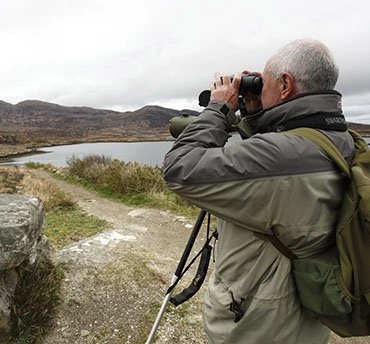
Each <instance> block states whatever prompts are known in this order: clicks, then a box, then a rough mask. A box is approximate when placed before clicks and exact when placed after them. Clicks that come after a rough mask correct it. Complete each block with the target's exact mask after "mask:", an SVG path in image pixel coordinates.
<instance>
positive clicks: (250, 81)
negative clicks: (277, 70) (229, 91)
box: [198, 74, 263, 107]
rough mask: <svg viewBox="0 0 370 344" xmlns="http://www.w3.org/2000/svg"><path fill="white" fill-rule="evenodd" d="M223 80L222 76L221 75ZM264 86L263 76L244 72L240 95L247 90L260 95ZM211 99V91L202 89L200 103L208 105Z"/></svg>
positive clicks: (199, 97)
mask: <svg viewBox="0 0 370 344" xmlns="http://www.w3.org/2000/svg"><path fill="white" fill-rule="evenodd" d="M230 79H231V81H232V80H233V76H231V77H230ZM221 80H222V77H221ZM262 87H263V82H262V78H261V77H260V76H258V75H255V74H242V79H241V82H240V87H239V95H244V94H245V93H246V92H251V93H253V94H256V95H259V94H261V91H262ZM210 99H211V91H210V90H204V91H202V92H201V93H200V94H199V96H198V100H199V105H200V106H204V107H206V106H207V105H208V103H209V101H210Z"/></svg>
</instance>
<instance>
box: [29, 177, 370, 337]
mask: <svg viewBox="0 0 370 344" xmlns="http://www.w3.org/2000/svg"><path fill="white" fill-rule="evenodd" d="M33 173H34V174H35V176H36V177H37V178H43V179H47V180H48V181H50V182H53V183H55V184H57V185H59V187H60V188H61V189H62V190H63V191H64V192H66V193H67V194H69V195H70V196H71V197H72V198H73V199H74V201H76V202H77V204H78V205H79V206H80V207H81V208H82V209H84V210H85V211H86V212H87V213H89V214H92V215H94V216H97V217H99V218H102V219H105V220H107V221H108V222H109V224H110V225H111V229H110V230H108V231H106V232H105V233H102V234H101V235H97V236H95V237H92V238H89V239H86V240H84V241H82V242H78V243H76V244H74V245H70V246H68V247H66V248H64V249H62V250H60V251H58V252H56V254H55V256H56V259H57V260H58V261H60V262H62V263H65V264H66V265H67V269H68V270H67V271H68V272H67V274H66V277H65V280H64V283H63V304H62V307H61V311H60V314H59V317H58V321H57V325H56V326H55V328H54V330H53V332H52V333H51V335H50V336H49V337H48V338H47V339H46V340H45V342H44V343H45V344H58V343H60V344H62V343H63V344H67V343H68V344H69V343H75V344H84V343H99V344H101V343H107V344H108V343H109V344H116V343H117V344H118V343H120V344H121V343H125V344H133V343H134V344H139V343H140V344H142V343H144V342H145V340H146V338H147V335H148V334H149V332H150V329H151V327H152V324H153V321H154V318H155V316H156V315H157V312H158V307H159V305H160V304H161V303H162V301H163V297H164V295H165V292H166V290H167V288H168V286H169V281H170V279H171V277H172V274H173V273H174V271H175V269H176V267H177V264H178V261H179V259H180V257H181V254H182V252H183V249H184V247H185V244H186V242H187V240H188V238H189V235H190V233H191V229H192V225H193V224H194V221H195V220H194V219H184V218H182V217H178V216H175V215H173V214H170V213H168V212H164V211H159V210H155V209H141V208H133V207H128V206H125V205H123V204H122V203H119V202H115V201H111V200H107V199H104V198H101V197H99V196H97V195H96V194H94V193H92V192H90V191H87V190H86V189H84V188H81V187H78V186H76V185H71V184H69V183H66V182H64V181H61V180H57V179H54V178H53V177H51V176H50V175H49V174H48V173H47V172H44V171H35V172H33ZM201 242H202V240H201V239H200V240H199V244H201ZM192 276H193V273H191V272H190V273H189V276H188V277H187V279H186V280H185V281H184V283H183V285H182V286H183V287H184V286H186V284H187V283H189V278H191V277H192ZM201 304H202V290H201V291H200V292H199V293H198V294H197V295H196V297H194V298H193V299H191V300H190V301H189V302H187V303H185V304H183V305H181V306H180V307H178V308H175V307H174V306H172V304H169V305H168V307H167V312H166V315H165V316H164V318H163V319H162V321H161V323H160V327H159V328H158V331H157V339H156V341H155V343H161V344H162V343H179V344H205V343H206V339H205V336H204V334H203V331H202V319H201V307H202V306H201ZM330 343H332V344H334V343H338V344H339V343H351V344H355V343H358V344H365V343H370V339H369V338H362V339H350V340H349V339H347V340H344V339H340V338H339V337H337V336H334V335H333V336H332V339H331V341H330Z"/></svg>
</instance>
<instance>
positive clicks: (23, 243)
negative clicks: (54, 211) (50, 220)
mask: <svg viewBox="0 0 370 344" xmlns="http://www.w3.org/2000/svg"><path fill="white" fill-rule="evenodd" d="M44 220H45V210H44V207H43V204H42V202H41V200H40V199H38V198H34V197H27V196H23V195H14V194H0V336H7V335H8V334H9V332H10V324H11V321H10V313H11V312H10V310H11V307H12V300H13V299H14V295H15V290H16V288H17V285H18V282H19V275H18V272H17V269H16V268H17V267H18V266H19V265H20V264H22V263H23V262H25V264H27V266H32V265H33V264H34V263H35V261H36V260H37V259H40V258H41V259H42V257H50V253H51V248H50V245H49V242H48V240H47V238H46V237H45V236H43V227H44Z"/></svg>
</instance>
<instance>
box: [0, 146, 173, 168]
mask: <svg viewBox="0 0 370 344" xmlns="http://www.w3.org/2000/svg"><path fill="white" fill-rule="evenodd" d="M172 144H173V141H155V142H98V143H81V144H74V145H63V146H54V147H42V148H39V151H42V152H40V153H37V154H32V155H25V156H19V157H14V158H12V160H11V161H9V162H6V163H1V164H0V165H5V164H7V165H24V164H25V163H27V162H30V161H32V162H37V163H42V164H52V165H53V166H56V167H64V166H67V160H68V159H69V158H71V157H72V156H76V157H78V158H83V157H85V156H88V155H93V154H94V155H104V156H107V157H110V158H112V159H119V160H123V161H126V162H134V161H137V162H139V163H141V164H147V165H151V166H162V163H163V159H164V156H165V154H166V153H167V152H168V151H169V150H170V148H171V147H172Z"/></svg>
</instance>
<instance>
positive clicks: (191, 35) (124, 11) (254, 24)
mask: <svg viewBox="0 0 370 344" xmlns="http://www.w3.org/2000/svg"><path fill="white" fill-rule="evenodd" d="M369 10H370V2H369V1H368V0H360V1H356V0H352V1H347V0H340V1H338V0H336V1H332V0H329V1H324V0H311V1H299V0H270V1H267V0H256V1H251V0H249V1H248V0H225V1H221V0H210V1H206V0H183V1H182V0H129V1H126V0H1V1H0V27H1V29H0V47H1V51H0V99H1V100H4V101H6V102H9V103H12V104H16V103H17V102H20V101H23V100H26V99H38V100H42V101H48V102H53V103H57V104H61V105H66V106H90V107H95V108H104V109H114V110H120V111H125V110H136V109H138V108H140V107H142V106H144V105H149V104H154V105H161V106H165V107H170V108H174V109H178V110H181V109H184V108H189V109H193V110H201V108H200V107H199V106H198V101H197V98H198V94H199V92H200V91H202V90H203V89H206V88H208V87H209V83H210V81H211V80H212V78H213V75H214V72H221V73H228V74H232V73H235V72H237V71H242V70H244V69H248V70H253V71H262V70H263V67H264V64H265V62H266V60H267V59H268V58H269V57H270V56H271V55H272V54H273V53H274V52H275V51H276V50H277V49H278V48H280V47H281V46H282V45H284V44H286V43H288V42H289V41H291V40H294V39H296V38H305V37H309V38H315V39H319V40H321V41H323V42H324V43H325V44H326V45H327V46H328V47H329V48H330V49H331V51H332V52H333V54H334V56H335V57H336V61H337V63H338V65H339V67H340V77H339V82H338V84H337V90H338V91H340V92H341V93H342V94H343V107H344V111H345V114H346V116H347V120H349V121H356V122H363V123H370V24H369V23H370V11H369Z"/></svg>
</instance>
